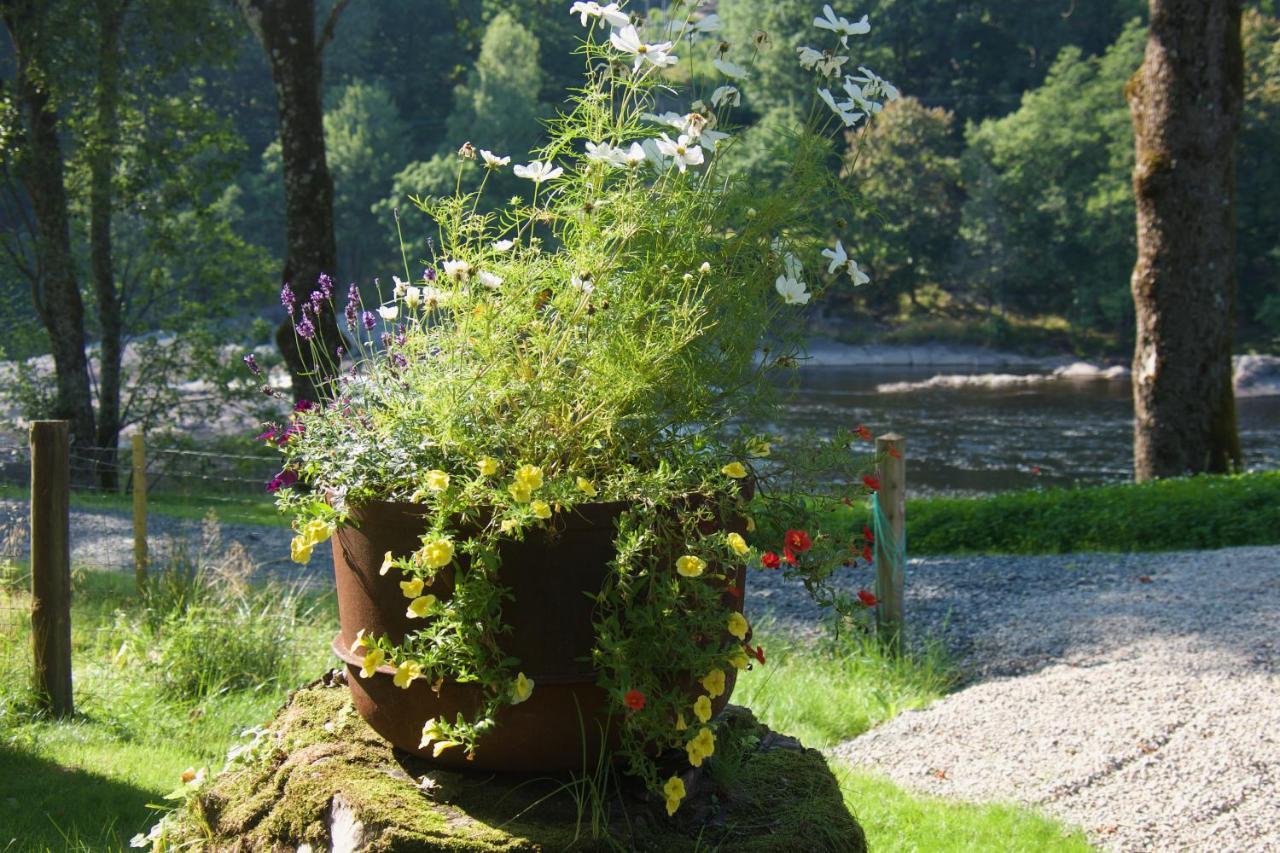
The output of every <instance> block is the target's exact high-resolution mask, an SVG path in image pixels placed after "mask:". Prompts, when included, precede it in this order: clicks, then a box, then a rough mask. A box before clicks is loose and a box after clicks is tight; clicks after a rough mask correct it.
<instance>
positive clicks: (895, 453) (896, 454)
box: [889, 444, 902, 459]
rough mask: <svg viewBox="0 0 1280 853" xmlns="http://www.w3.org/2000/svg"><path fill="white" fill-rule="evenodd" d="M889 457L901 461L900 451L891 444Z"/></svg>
mask: <svg viewBox="0 0 1280 853" xmlns="http://www.w3.org/2000/svg"><path fill="white" fill-rule="evenodd" d="M889 455H890V456H892V457H893V458H894V459H901V458H902V451H901V450H899V449H898V448H896V447H894V446H893V445H892V444H891V445H889Z"/></svg>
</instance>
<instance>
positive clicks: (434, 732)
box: [418, 717, 445, 749]
mask: <svg viewBox="0 0 1280 853" xmlns="http://www.w3.org/2000/svg"><path fill="white" fill-rule="evenodd" d="M444 738H445V734H444V730H443V729H441V728H440V722H439V721H438V720H437V719H436V718H435V717H432V718H431V719H429V720H427V721H426V722H425V723H423V724H422V742H421V743H420V744H418V749H426V748H427V747H428V746H430V745H431V742H432V741H435V740H444Z"/></svg>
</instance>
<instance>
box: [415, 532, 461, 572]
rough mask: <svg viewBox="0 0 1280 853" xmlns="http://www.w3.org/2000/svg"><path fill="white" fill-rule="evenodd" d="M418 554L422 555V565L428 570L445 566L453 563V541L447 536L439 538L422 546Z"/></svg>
mask: <svg viewBox="0 0 1280 853" xmlns="http://www.w3.org/2000/svg"><path fill="white" fill-rule="evenodd" d="M418 553H420V554H421V555H422V563H423V565H425V566H426V567H427V568H428V569H438V568H440V567H441V566H447V565H449V563H451V562H452V561H453V541H452V540H451V539H449V537H447V536H441V537H440V538H438V539H433V540H431V541H430V542H428V543H427V544H425V545H423V546H422V550H421V551H419V552H418Z"/></svg>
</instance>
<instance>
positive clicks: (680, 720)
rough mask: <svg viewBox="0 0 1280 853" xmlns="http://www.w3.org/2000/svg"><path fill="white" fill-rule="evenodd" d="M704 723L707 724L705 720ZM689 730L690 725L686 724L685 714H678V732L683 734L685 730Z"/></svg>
mask: <svg viewBox="0 0 1280 853" xmlns="http://www.w3.org/2000/svg"><path fill="white" fill-rule="evenodd" d="M703 722H706V720H703ZM687 728H689V724H688V723H686V722H685V721H684V714H681V713H678V712H677V714H676V731H678V732H682V731H684V730H685V729H687Z"/></svg>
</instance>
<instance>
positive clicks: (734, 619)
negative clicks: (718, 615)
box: [729, 611, 748, 640]
mask: <svg viewBox="0 0 1280 853" xmlns="http://www.w3.org/2000/svg"><path fill="white" fill-rule="evenodd" d="M747 628H748V625H747V620H746V617H744V616H743V615H742V614H741V613H738V612H737V611H734V612H733V613H730V614H729V633H730V634H732V635H733V636H735V637H737V638H738V639H739V640H745V639H746V638H747Z"/></svg>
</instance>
